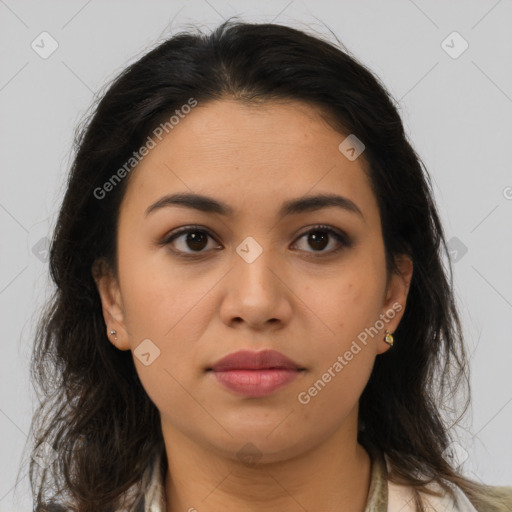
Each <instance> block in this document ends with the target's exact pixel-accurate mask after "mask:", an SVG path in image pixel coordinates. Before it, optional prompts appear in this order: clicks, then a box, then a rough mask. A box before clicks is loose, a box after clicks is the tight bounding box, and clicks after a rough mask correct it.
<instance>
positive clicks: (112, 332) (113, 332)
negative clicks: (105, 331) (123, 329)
mask: <svg viewBox="0 0 512 512" xmlns="http://www.w3.org/2000/svg"><path fill="white" fill-rule="evenodd" d="M116 334H117V331H114V330H112V331H110V335H111V336H114V339H115V340H116V341H117V336H116Z"/></svg>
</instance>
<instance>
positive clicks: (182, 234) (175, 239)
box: [162, 227, 218, 256]
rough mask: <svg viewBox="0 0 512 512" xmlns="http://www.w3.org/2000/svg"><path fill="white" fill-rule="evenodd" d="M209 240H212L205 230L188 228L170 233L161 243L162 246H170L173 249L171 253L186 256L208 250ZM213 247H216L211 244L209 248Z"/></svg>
mask: <svg viewBox="0 0 512 512" xmlns="http://www.w3.org/2000/svg"><path fill="white" fill-rule="evenodd" d="M209 239H210V240H214V238H213V237H212V236H211V235H210V234H209V232H208V231H206V230H205V229H200V228H195V227H188V228H184V229H180V230H179V231H177V232H174V233H171V234H170V235H169V236H168V237H167V238H166V239H165V240H163V241H162V245H171V246H172V247H173V248H172V249H171V250H172V251H174V252H176V253H178V254H180V253H181V254H183V255H184V256H187V255H194V253H197V254H201V253H204V252H206V250H205V249H207V248H208V243H209ZM214 247H218V246H216V245H215V244H213V246H212V247H210V248H214Z"/></svg>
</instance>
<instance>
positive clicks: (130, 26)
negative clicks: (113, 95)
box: [0, 0, 512, 512]
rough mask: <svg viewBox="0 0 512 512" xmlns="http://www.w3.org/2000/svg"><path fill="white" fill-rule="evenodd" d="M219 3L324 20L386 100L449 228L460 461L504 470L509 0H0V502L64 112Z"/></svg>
mask: <svg viewBox="0 0 512 512" xmlns="http://www.w3.org/2000/svg"><path fill="white" fill-rule="evenodd" d="M233 15H238V16H239V18H240V19H242V20H245V21H258V22H264V21H266V22H270V21H275V22H278V23H283V24H289V25H291V26H295V27H297V28H302V29H308V27H309V28H311V29H313V30H314V31H316V32H317V33H319V34H325V35H328V34H329V32H328V29H327V27H326V25H327V26H328V27H329V28H330V29H331V30H332V31H333V32H334V33H335V34H336V35H337V36H338V38H339V39H340V40H341V41H342V43H343V44H344V45H345V46H346V47H347V48H348V49H349V50H350V51H351V52H353V53H354V54H355V56H356V57H357V58H358V59H359V60H360V61H361V62H363V63H364V64H366V65H368V66H369V67H370V69H372V70H373V71H374V72H375V73H376V74H377V75H378V76H379V77H380V78H381V79H382V80H383V82H384V83H385V85H386V86H387V87H388V89H389V90H390V91H391V93H392V94H393V95H394V97H395V98H396V99H397V100H399V103H400V106H401V107H400V112H401V115H402V118H403V121H404V124H405V127H406V130H407V132H408V134H409V136H410V138H411V140H412V142H413V144H414V146H415V147H416V149H417V150H418V152H419V154H420V156H421V157H422V159H423V161H424V162H425V164H426V166H427V168H428V169H429V171H430V173H431V175H432V178H433V181H434V188H435V194H436V198H437V201H438V205H439V208H440V212H441V215H442V218H443V221H444V225H445V228H446V232H447V238H448V239H452V237H456V239H457V240H456V241H455V242H454V241H452V242H451V244H452V245H453V248H454V252H453V257H454V258H455V259H456V260H457V261H456V263H455V264H454V268H455V286H456V292H457V298H458V301H459V306H460V309H461V313H462V319H463V322H464V329H465V333H466V336H467V344H468V351H469V353H470V354H471V371H472V381H471V384H472V392H473V405H472V408H471V409H470V410H469V412H468V414H467V415H466V419H465V421H464V422H463V424H462V426H461V427H460V428H458V429H457V433H458V436H459V438H460V445H461V447H464V449H465V450H467V452H468V454H469V457H468V458H467V460H466V461H465V463H464V469H465V472H466V474H467V475H468V476H470V477H472V478H474V479H477V480H481V481H484V482H485V483H489V484H494V485H512V436H511V435H510V434H511V432H512V404H511V402H512V378H511V363H512V343H511V331H512V270H511V265H510V262H511V261H512V237H511V236H510V235H511V229H510V227H511V225H512V222H511V220H512V219H511V217H512V173H511V171H510V164H511V161H512V158H511V157H512V154H511V141H512V116H511V114H512V66H510V63H511V62H512V45H511V42H512V31H511V30H510V27H511V24H510V22H511V20H512V16H511V15H512V5H511V2H510V0H508V1H507V0H499V1H496V0H492V1H453V0H452V1H451V2H440V1H436V2H433V1H431V2H427V1H425V0H422V1H420V0H414V1H412V0H400V1H398V0H396V1H387V2H379V1H361V2H356V1H350V2H349V1H345V2H332V1H331V2H329V1H326V0H314V1H306V0H292V1H290V0H280V1H275V2H256V1H237V0H231V1H230V2H225V1H222V0H208V1H206V0H197V1H196V0H194V1H184V0H183V1H174V0H173V1H152V2H143V1H99V0H90V1H86V0H83V1H75V0H73V1H66V2H64V1H62V2H56V1H46V2H36V1H20V0H17V1H15V0H0V42H1V45H0V52H1V63H2V65H1V68H0V116H1V117H0V119H1V122H0V140H1V147H0V163H1V188H0V219H1V224H0V226H1V227H0V229H1V235H0V236H1V238H0V240H1V253H0V308H1V310H0V311H1V324H0V329H1V349H2V351H1V357H0V368H1V390H0V424H1V429H0V434H1V435H0V511H3V512H5V511H21V510H23V511H29V510H32V508H31V497H30V495H29V494H28V480H27V479H26V478H25V480H24V481H23V483H22V484H21V486H20V487H21V489H20V491H19V492H17V493H14V492H13V486H14V483H15V476H16V473H17V470H18V467H20V462H21V461H20V457H21V455H22V449H23V446H24V443H25V441H26V435H27V433H28V429H29V425H30V419H31V414H32V410H33V405H32V400H33V399H34V394H33V391H32V388H31V385H30V382H29V374H28V360H29V355H30V348H31V343H32V336H33V334H34V321H35V319H36V315H37V314H38V307H39V306H40V305H41V304H42V301H43V300H44V299H45V298H47V297H48V295H49V292H48V290H49V288H48V282H49V281H48V276H47V267H46V263H45V262H44V261H41V260H42V259H43V260H44V257H42V256H41V255H40V257H39V258H38V257H36V255H35V254H34V253H33V252H32V248H33V246H34V245H35V244H36V243H37V242H38V241H39V240H40V239H41V238H43V237H45V236H46V235H49V233H50V230H51V228H52V227H53V225H54V221H55V218H56V213H57V208H58V206H59V204H60V200H61V197H62V193H63V190H64V185H65V181H64V179H65V174H66V172H67V170H68V167H69V163H70V155H71V152H70V151H71V140H72V135H73V131H74V128H75V126H76V124H77V122H78V121H79V120H80V119H81V116H82V115H83V114H84V112H85V111H86V109H87V108H88V107H89V106H90V104H91V103H92V101H93V97H94V93H95V92H97V91H99V89H100V88H101V87H103V86H104V85H105V83H106V82H107V80H110V79H111V78H113V77H114V76H115V75H116V74H117V73H118V72H119V71H121V69H123V68H124V67H125V66H126V65H127V64H128V63H131V62H133V61H134V60H136V59H137V58H138V57H140V56H141V55H142V54H143V53H145V52H146V51H147V50H148V49H149V48H150V47H152V46H153V45H155V44H157V43H158V41H161V40H162V39H163V38H165V37H167V36H169V35H171V34H172V33H174V32H176V31H177V30H180V29H184V28H187V24H198V25H200V26H202V27H204V28H208V27H213V26H216V25H217V24H218V23H220V22H221V21H222V20H223V18H228V17H230V16H233ZM43 31H47V32H49V33H50V34H51V36H52V37H53V38H54V39H55V40H56V41H57V42H58V45H59V46H58V49H57V50H56V51H55V52H54V53H53V54H52V55H51V56H50V57H49V58H47V59H43V58H41V57H40V56H39V55H38V54H37V53H36V52H35V51H34V50H33V49H32V48H31V43H32V41H34V40H36V41H37V38H38V36H39V34H41V32H43ZM453 31H457V32H458V33H460V35H461V36H462V37H463V38H464V39H465V40H466V41H467V42H468V44H469V47H468V49H467V50H466V51H465V52H464V53H462V54H461V55H460V56H459V57H458V58H452V57H451V56H449V55H448V54H447V53H446V51H445V50H444V49H443V47H442V46H441V44H442V42H443V40H445V39H446V38H447V36H448V35H449V34H451V33H452V32H453ZM450 41H451V40H450V39H448V42H447V44H449V45H451V46H453V47H454V49H453V51H456V50H457V49H458V48H461V46H460V42H457V41H455V42H453V43H451V42H450ZM461 247H462V248H463V247H466V248H467V252H466V253H465V254H464V253H463V252H461V250H460V248H461ZM27 467H28V465H27V464H25V466H24V468H23V471H24V473H23V474H25V475H26V470H27Z"/></svg>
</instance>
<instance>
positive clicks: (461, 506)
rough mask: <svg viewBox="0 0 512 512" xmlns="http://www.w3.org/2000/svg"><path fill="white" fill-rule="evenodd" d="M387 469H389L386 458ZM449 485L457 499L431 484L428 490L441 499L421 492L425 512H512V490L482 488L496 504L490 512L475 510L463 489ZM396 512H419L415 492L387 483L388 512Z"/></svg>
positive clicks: (507, 488) (486, 509)
mask: <svg viewBox="0 0 512 512" xmlns="http://www.w3.org/2000/svg"><path fill="white" fill-rule="evenodd" d="M386 467H387V469H389V465H388V463H387V458H386ZM447 485H449V487H450V488H451V489H452V491H453V493H454V496H451V495H450V494H449V493H448V492H447V491H445V490H444V489H443V488H442V487H441V486H440V485H439V484H438V483H436V482H431V483H430V484H428V485H427V488H428V489H430V490H432V491H435V492H437V493H440V494H441V496H433V495H431V494H429V493H428V492H423V491H420V492H419V494H420V497H421V499H422V501H423V504H424V506H425V511H426V512H482V511H483V512H494V511H496V512H498V511H500V512H501V511H505V510H507V511H512V487H509V486H490V485H483V486H482V487H483V489H484V492H485V494H487V496H488V497H489V501H490V502H492V501H493V500H494V502H495V503H496V505H495V506H494V507H492V509H490V510H489V507H488V506H487V507H486V508H485V509H482V510H480V509H477V508H476V507H475V505H474V504H473V503H472V502H471V501H470V500H469V498H468V496H467V495H466V494H465V493H464V492H463V491H462V489H461V488H460V487H458V486H456V485H454V484H453V483H447ZM505 507H506V508H505ZM395 511H400V512H416V507H415V500H414V489H413V487H412V486H405V485H399V484H396V483H394V482H391V481H389V480H388V512H395Z"/></svg>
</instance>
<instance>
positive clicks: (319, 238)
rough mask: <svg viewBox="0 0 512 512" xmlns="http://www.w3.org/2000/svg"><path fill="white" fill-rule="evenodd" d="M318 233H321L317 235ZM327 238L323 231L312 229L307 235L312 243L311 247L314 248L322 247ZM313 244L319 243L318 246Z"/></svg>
mask: <svg viewBox="0 0 512 512" xmlns="http://www.w3.org/2000/svg"><path fill="white" fill-rule="evenodd" d="M318 233H321V234H320V235H318ZM327 238H328V235H327V233H325V231H314V232H313V233H310V235H309V241H310V243H311V244H312V247H313V248H314V249H323V248H325V246H326V245H327V243H326V242H327ZM315 244H320V247H318V246H315Z"/></svg>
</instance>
